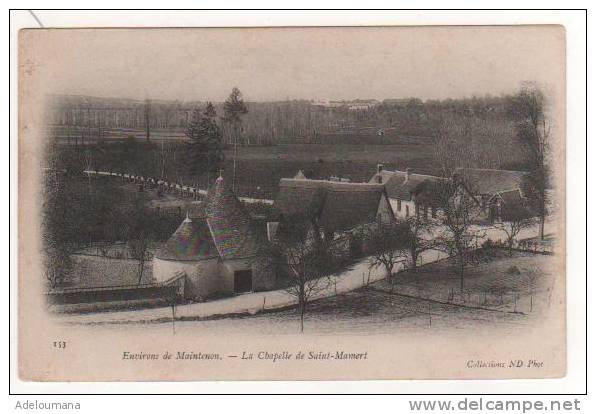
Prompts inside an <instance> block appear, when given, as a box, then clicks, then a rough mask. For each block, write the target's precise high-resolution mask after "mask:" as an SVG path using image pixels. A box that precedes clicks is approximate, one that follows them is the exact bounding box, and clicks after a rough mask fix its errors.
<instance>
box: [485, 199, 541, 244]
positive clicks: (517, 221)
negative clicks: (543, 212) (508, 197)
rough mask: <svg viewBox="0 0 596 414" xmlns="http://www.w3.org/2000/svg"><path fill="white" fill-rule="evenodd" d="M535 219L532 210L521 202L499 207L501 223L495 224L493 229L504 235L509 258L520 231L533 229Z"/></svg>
mask: <svg viewBox="0 0 596 414" xmlns="http://www.w3.org/2000/svg"><path fill="white" fill-rule="evenodd" d="M535 219H536V217H535V214H534V212H533V211H532V208H531V207H530V206H528V205H527V203H525V202H523V201H520V202H519V203H513V204H511V203H509V204H504V205H503V206H501V220H502V221H501V222H500V223H495V224H494V227H495V228H496V229H497V230H500V231H502V232H503V233H504V234H505V238H506V240H507V247H508V250H509V256H512V255H513V247H514V245H515V242H516V241H517V237H518V236H519V234H520V233H521V231H522V230H523V229H527V228H530V227H533V226H534V225H535V224H536V220H535Z"/></svg>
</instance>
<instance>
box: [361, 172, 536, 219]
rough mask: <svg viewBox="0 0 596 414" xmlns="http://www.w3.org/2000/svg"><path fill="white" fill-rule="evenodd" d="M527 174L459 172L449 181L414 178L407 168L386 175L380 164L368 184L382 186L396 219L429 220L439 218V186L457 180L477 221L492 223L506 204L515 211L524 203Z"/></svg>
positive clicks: (434, 178)
mask: <svg viewBox="0 0 596 414" xmlns="http://www.w3.org/2000/svg"><path fill="white" fill-rule="evenodd" d="M526 174H527V173H525V172H523V171H507V170H495V169H480V168H458V169H456V170H455V172H454V174H453V176H452V177H451V178H445V177H437V176H432V175H424V174H415V173H413V172H412V170H411V169H410V168H406V170H405V171H399V170H394V171H389V170H385V169H384V168H383V165H382V164H379V165H378V166H377V172H376V173H375V174H374V175H373V176H372V177H371V179H370V180H369V183H376V184H383V185H384V186H385V188H386V191H387V196H388V198H389V202H390V203H391V207H392V209H393V211H394V212H395V215H396V217H398V218H402V219H405V218H408V217H412V216H417V217H422V218H425V219H429V218H431V217H432V218H436V217H440V216H441V214H442V212H441V201H440V197H438V191H440V186H441V185H445V184H449V183H453V182H454V180H456V181H457V184H458V185H461V186H462V189H463V190H465V191H466V192H467V193H468V194H470V195H471V196H472V197H473V198H474V199H475V200H476V202H477V203H478V206H479V211H480V213H479V217H478V219H479V220H480V221H490V222H491V223H493V222H497V221H500V220H501V216H502V211H503V210H504V208H505V204H507V205H508V206H509V207H510V208H515V207H516V206H520V205H521V204H523V203H524V193H523V181H524V177H525V176H526Z"/></svg>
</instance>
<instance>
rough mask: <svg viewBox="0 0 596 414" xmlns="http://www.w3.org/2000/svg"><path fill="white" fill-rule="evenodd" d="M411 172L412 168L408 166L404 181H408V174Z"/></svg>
mask: <svg viewBox="0 0 596 414" xmlns="http://www.w3.org/2000/svg"><path fill="white" fill-rule="evenodd" d="M411 174H412V169H411V168H410V167H408V168H406V180H405V182H408V180H409V179H410V175H411Z"/></svg>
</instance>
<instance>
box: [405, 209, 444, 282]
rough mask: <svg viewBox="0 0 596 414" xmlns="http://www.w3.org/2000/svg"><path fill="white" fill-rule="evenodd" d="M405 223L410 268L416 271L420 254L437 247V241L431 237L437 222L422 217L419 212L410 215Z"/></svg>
mask: <svg viewBox="0 0 596 414" xmlns="http://www.w3.org/2000/svg"><path fill="white" fill-rule="evenodd" d="M404 224H405V226H404V230H405V231H406V232H407V233H406V234H407V237H406V244H407V249H408V252H409V256H410V268H411V269H412V271H414V272H416V271H417V270H418V258H419V257H420V255H421V254H422V253H423V252H425V251H427V250H431V249H433V248H434V247H435V241H434V240H432V239H431V237H430V235H431V234H430V233H431V232H432V230H433V229H434V228H435V226H436V224H437V223H436V222H435V221H433V220H428V219H425V218H424V217H420V215H419V214H414V215H413V216H410V217H408V218H407V219H406V220H405V223H404Z"/></svg>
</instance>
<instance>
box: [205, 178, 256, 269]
mask: <svg viewBox="0 0 596 414" xmlns="http://www.w3.org/2000/svg"><path fill="white" fill-rule="evenodd" d="M205 212H206V214H207V224H208V225H209V229H210V230H211V235H212V237H213V241H214V243H215V247H216V248H217V251H218V252H219V255H220V256H221V258H222V259H239V258H247V257H253V256H255V255H256V254H257V251H258V247H259V245H258V243H259V240H258V236H257V234H256V231H255V229H254V227H253V223H252V221H251V219H250V216H249V214H248V213H247V212H246V210H245V209H244V206H243V205H242V203H241V202H240V200H238V198H237V197H236V196H235V195H234V193H232V191H231V190H229V189H228V188H227V187H226V186H225V183H224V179H223V178H222V177H219V178H218V179H217V180H216V181H215V186H214V187H212V188H211V189H210V190H209V193H208V195H207V203H206V206H205Z"/></svg>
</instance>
